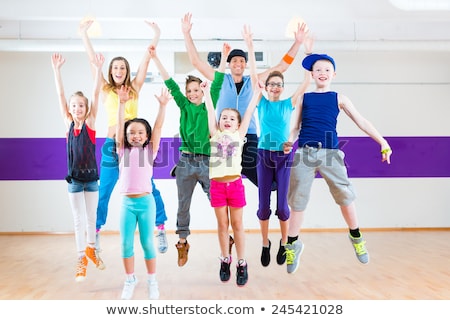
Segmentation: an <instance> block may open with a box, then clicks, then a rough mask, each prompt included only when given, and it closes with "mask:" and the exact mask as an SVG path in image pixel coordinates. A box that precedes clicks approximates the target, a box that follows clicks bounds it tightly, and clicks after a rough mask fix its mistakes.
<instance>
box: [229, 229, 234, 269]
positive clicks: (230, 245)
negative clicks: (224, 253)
mask: <svg viewBox="0 0 450 320" xmlns="http://www.w3.org/2000/svg"><path fill="white" fill-rule="evenodd" d="M233 244H234V239H233V237H232V236H231V234H230V243H229V248H230V249H229V257H230V263H231V262H232V261H233V258H232V257H231V253H232V249H233Z"/></svg>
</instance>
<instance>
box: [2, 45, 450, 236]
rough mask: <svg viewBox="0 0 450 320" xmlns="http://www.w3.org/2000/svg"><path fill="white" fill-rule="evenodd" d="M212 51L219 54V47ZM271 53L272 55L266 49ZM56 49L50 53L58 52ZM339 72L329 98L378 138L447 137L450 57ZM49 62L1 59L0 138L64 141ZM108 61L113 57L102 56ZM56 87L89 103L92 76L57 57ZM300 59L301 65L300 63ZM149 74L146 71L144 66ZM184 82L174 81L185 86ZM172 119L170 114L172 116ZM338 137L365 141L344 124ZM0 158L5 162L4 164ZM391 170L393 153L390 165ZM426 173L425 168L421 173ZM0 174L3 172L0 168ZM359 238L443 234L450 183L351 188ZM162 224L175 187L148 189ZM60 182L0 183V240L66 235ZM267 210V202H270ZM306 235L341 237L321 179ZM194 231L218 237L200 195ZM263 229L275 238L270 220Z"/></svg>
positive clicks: (113, 222) (144, 110) (355, 55)
mask: <svg viewBox="0 0 450 320" xmlns="http://www.w3.org/2000/svg"><path fill="white" fill-rule="evenodd" d="M218 47H220V44H218ZM269 47H270V45H269ZM287 47H288V44H286V45H284V44H283V47H277V48H279V49H278V50H273V51H272V52H269V53H270V59H269V63H275V62H277V61H278V60H279V59H280V57H281V56H282V55H283V54H284V53H285V51H286V49H287ZM56 49H57V48H56ZM328 53H329V54H330V55H332V56H333V57H334V58H335V60H336V64H337V77H336V79H335V84H334V88H333V89H335V90H336V91H339V92H341V93H344V94H346V95H347V96H349V97H350V98H351V99H352V101H353V103H354V104H355V106H356V107H357V108H358V109H359V111H360V112H361V113H362V114H363V115H364V116H366V117H367V118H368V119H369V120H371V122H372V123H373V124H374V125H375V126H376V127H377V129H378V130H379V131H380V132H381V133H382V134H383V135H384V136H449V135H450V126H449V125H448V119H449V118H450V108H449V101H450V90H449V89H450V53H449V52H432V51H428V52H427V51H421V52H402V51H395V52H394V51H392V52H388V51H377V52H370V51H357V50H355V51H335V52H328ZM50 55H51V52H28V53H27V52H0V70H2V75H3V76H2V77H0V94H1V99H0V110H1V112H2V117H1V118H0V138H6V137H8V138H12V137H25V138H26V137H47V138H48V137H50V138H52V137H64V133H65V132H64V126H63V122H62V120H61V118H60V114H59V112H58V105H57V97H56V92H55V86H54V81H53V74H52V69H51V63H50ZM105 55H106V63H105V69H106V67H107V64H108V63H109V60H110V59H111V58H112V57H113V56H116V55H118V54H117V53H115V52H107V53H105ZM64 56H65V57H66V60H67V62H66V65H65V66H64V67H63V70H62V72H63V79H64V82H65V87H66V90H67V93H71V92H73V91H75V90H83V91H85V92H86V94H87V95H88V96H89V97H90V96H91V94H90V92H91V83H92V79H91V74H90V71H89V66H88V63H87V58H86V56H85V54H84V53H83V52H65V53H64ZM160 56H161V57H164V59H165V60H164V63H165V64H166V66H168V68H169V69H170V70H174V68H175V66H174V63H175V62H174V59H173V52H169V51H168V52H166V53H161V54H160ZM126 57H127V58H129V60H130V63H131V66H132V68H133V69H135V68H136V67H137V65H138V63H139V60H140V57H141V53H140V52H135V53H133V52H127V53H126ZM299 57H300V58H302V56H301V55H299ZM150 68H151V69H152V68H154V66H153V64H152V63H151V67H150ZM183 76H184V75H177V79H183ZM285 78H286V83H287V86H286V91H285V95H286V96H288V95H289V94H290V93H292V92H293V90H294V89H295V88H296V86H297V85H298V83H299V82H301V81H302V79H303V69H302V68H301V65H300V59H297V60H295V62H294V64H293V65H292V66H291V68H290V70H289V71H288V72H287V73H286V74H285ZM162 85H163V84H162V83H160V82H156V83H151V84H145V85H144V87H143V90H142V93H141V100H140V115H141V116H143V117H146V118H148V119H149V120H150V121H151V122H153V116H154V113H153V112H151V109H152V108H153V107H155V108H156V103H155V101H156V100H155V98H154V97H153V94H154V93H158V92H159V90H161V87H162ZM169 109H170V110H171V113H170V116H169V117H168V118H167V120H166V123H165V127H164V130H163V136H164V137H174V136H175V135H177V133H178V114H177V112H178V110H177V107H176V106H175V105H174V104H173V105H172V106H169ZM172 111H173V112H172ZM340 121H341V122H340V124H339V127H338V130H339V131H338V132H339V134H340V135H341V136H365V135H364V134H363V133H362V132H361V131H360V130H359V129H358V128H357V127H356V126H355V125H354V124H353V123H352V122H351V121H350V120H348V119H347V118H346V117H345V116H344V115H342V116H341V118H340ZM106 127H107V125H106V115H105V114H104V113H103V112H100V114H99V117H98V121H97V128H98V137H104V136H105V132H106ZM0 156H2V157H7V156H8V155H5V154H2V155H0ZM392 161H395V150H394V154H393V157H392ZM424 165H426V163H424ZM0 170H1V168H0ZM352 181H353V183H354V185H355V188H356V192H357V195H358V199H357V202H356V205H357V208H358V211H359V217H360V220H361V227H362V228H397V227H400V228H401V227H450V215H449V214H448V213H449V212H450V197H448V190H450V179H448V178H382V179H381V178H378V179H353V180H352ZM155 183H156V184H157V186H158V188H159V189H160V191H161V194H162V196H163V199H164V200H165V206H166V210H167V214H168V218H169V220H168V222H167V228H168V229H169V230H175V223H176V211H177V199H176V191H175V190H176V185H175V180H173V179H169V180H156V181H155ZM245 184H246V191H247V202H248V205H247V207H246V208H245V211H244V212H245V226H246V228H247V229H258V228H259V223H258V220H257V218H256V209H257V201H258V200H257V198H258V197H257V191H256V188H255V187H254V186H253V185H251V184H250V183H248V182H247V181H245ZM66 190H67V189H66V182H65V181H63V180H61V181H0V194H1V202H0V232H21V231H24V232H71V231H72V230H73V225H72V217H71V212H70V207H69V202H68V197H67V191H66ZM272 202H273V203H275V198H274V197H273V201H272ZM119 204H120V196H119V195H118V192H117V191H115V192H114V193H113V196H112V199H111V203H110V214H109V217H108V221H107V224H106V226H105V228H104V229H105V230H118V221H119V212H118V210H119ZM307 212H308V214H307V216H306V221H305V225H304V227H305V228H344V227H345V223H344V221H343V219H342V218H341V216H340V213H339V209H338V207H337V206H336V205H335V204H334V202H333V200H332V198H331V196H330V194H329V192H328V189H327V187H326V185H325V183H324V181H323V180H322V179H317V180H316V181H315V183H314V185H313V190H312V198H311V201H310V204H309V207H308V210H307ZM191 214H192V218H191V229H192V230H213V229H215V228H216V222H215V216H214V211H213V209H212V208H211V207H210V205H209V203H208V201H207V199H206V196H205V195H204V194H203V192H202V191H201V188H200V187H199V186H198V187H197V189H196V191H195V193H194V199H193V201H192V208H191ZM271 228H278V223H277V221H276V220H275V218H274V219H272V222H271Z"/></svg>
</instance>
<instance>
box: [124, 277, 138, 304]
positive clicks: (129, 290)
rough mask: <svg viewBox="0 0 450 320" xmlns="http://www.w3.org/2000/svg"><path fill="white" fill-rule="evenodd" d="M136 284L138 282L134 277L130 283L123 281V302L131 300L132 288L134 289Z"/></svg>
mask: <svg viewBox="0 0 450 320" xmlns="http://www.w3.org/2000/svg"><path fill="white" fill-rule="evenodd" d="M137 283H138V280H137V278H136V277H134V279H133V280H132V281H130V280H125V283H124V284H123V290H122V297H121V298H122V299H123V300H130V299H131V298H133V293H134V288H136V285H137Z"/></svg>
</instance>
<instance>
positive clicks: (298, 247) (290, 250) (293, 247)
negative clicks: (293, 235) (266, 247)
mask: <svg viewBox="0 0 450 320" xmlns="http://www.w3.org/2000/svg"><path fill="white" fill-rule="evenodd" d="M285 248H286V270H287V273H294V272H295V271H297V269H298V266H299V264H300V256H301V255H302V253H303V249H304V248H305V246H304V245H303V243H302V242H301V241H300V239H299V240H296V241H294V242H293V243H286V246H285Z"/></svg>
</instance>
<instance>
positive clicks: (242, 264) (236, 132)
mask: <svg viewBox="0 0 450 320" xmlns="http://www.w3.org/2000/svg"><path fill="white" fill-rule="evenodd" d="M226 46H227V45H226V44H225V45H224V49H223V50H222V59H225V58H226V56H227V55H228V53H229V52H230V50H229V48H226ZM249 54H251V53H250V52H249ZM253 56H254V54H253ZM253 59H254V57H253ZM250 60H252V59H251V58H250ZM200 87H201V88H202V90H203V93H204V97H205V104H206V107H207V109H208V127H209V132H210V135H211V139H210V141H211V156H210V171H209V174H210V179H211V187H210V188H211V189H210V194H211V206H212V207H213V208H214V211H215V214H216V218H217V225H218V237H219V244H220V251H221V257H220V259H221V268H220V279H221V280H222V281H223V282H226V281H228V280H229V278H230V264H231V256H229V235H228V230H229V225H230V222H231V228H232V229H233V234H234V241H235V244H236V252H237V257H238V263H237V273H236V283H237V285H238V286H243V285H245V284H246V283H247V280H248V274H247V263H246V261H245V259H244V255H245V233H244V226H243V222H242V214H243V207H244V206H245V205H246V202H245V190H244V185H243V184H242V178H241V170H242V167H241V161H242V147H243V145H244V143H245V135H246V134H247V129H248V126H249V124H250V120H251V118H252V115H253V112H254V111H255V108H256V101H257V100H258V99H259V98H260V95H261V92H262V89H263V88H264V84H263V83H259V82H258V85H257V86H255V90H254V94H253V98H252V100H251V101H250V104H249V106H248V108H247V110H246V112H245V114H244V117H243V118H242V121H241V116H240V114H239V111H238V110H237V109H232V108H225V109H224V110H223V111H222V112H221V114H220V116H219V121H218V122H217V120H216V115H215V110H214V106H213V102H212V99H211V94H210V92H209V84H208V83H207V82H203V83H202V84H201V85H200Z"/></svg>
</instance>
